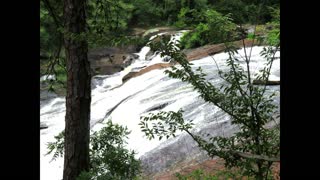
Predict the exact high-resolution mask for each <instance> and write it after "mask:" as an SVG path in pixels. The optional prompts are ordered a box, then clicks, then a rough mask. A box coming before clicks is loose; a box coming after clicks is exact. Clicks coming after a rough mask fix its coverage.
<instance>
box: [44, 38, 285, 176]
mask: <svg viewBox="0 0 320 180" xmlns="http://www.w3.org/2000/svg"><path fill="white" fill-rule="evenodd" d="M181 35H182V32H178V33H177V34H176V36H175V37H176V39H173V38H172V40H173V41H176V40H178V39H179V38H180V37H181ZM154 37H155V36H153V37H151V38H154ZM262 48H263V47H253V50H252V57H251V62H252V63H251V65H250V69H251V71H252V73H253V74H254V73H255V72H258V71H259V70H260V69H261V67H263V65H264V63H265V60H264V59H263V58H262V57H261V56H260V55H259V52H260V51H261V50H262ZM149 51H150V48H149V47H143V48H142V49H141V51H140V52H139V53H137V55H139V59H137V60H136V61H135V62H133V63H132V64H131V65H129V66H128V67H126V68H125V69H124V70H123V71H121V72H118V73H115V74H113V75H99V76H95V77H93V83H94V85H95V87H94V88H93V89H92V101H91V121H90V126H91V130H92V131H97V130H99V129H101V127H102V126H103V124H102V123H101V122H103V121H105V120H108V119H111V120H112V121H113V122H114V123H118V124H121V125H125V126H127V127H128V129H129V130H130V131H131V134H130V135H129V139H128V141H127V142H128V145H127V147H128V148H129V149H133V150H135V151H137V152H138V154H137V158H140V159H141V160H142V162H143V163H144V164H145V167H146V168H149V170H150V171H160V170H162V169H163V168H165V166H166V164H168V161H174V160H177V161H178V160H181V159H183V158H184V156H186V155H199V156H200V155H201V153H200V151H199V150H198V149H197V148H196V144H194V142H192V140H191V139H188V138H189V137H188V136H186V135H185V134H184V133H182V134H180V136H177V137H176V138H170V139H169V140H165V139H162V140H161V141H159V140H157V139H155V140H151V141H149V140H147V138H146V137H145V136H144V134H143V133H142V132H141V129H140V127H139V126H138V123H139V121H140V116H142V115H147V114H148V113H149V112H158V111H159V110H163V111H177V110H179V109H180V108H182V109H183V110H184V111H185V113H184V118H185V120H187V121H189V120H193V122H194V123H195V127H194V129H193V131H194V132H211V133H212V132H213V133H214V134H215V135H218V134H221V133H223V134H224V135H225V134H232V133H233V132H234V131H235V130H236V127H234V126H232V125H231V124H230V121H229V116H227V115H226V114H225V113H223V112H221V110H219V109H218V108H216V107H215V106H213V105H212V104H209V103H207V102H205V101H204V100H203V99H201V98H200V97H199V93H197V92H195V91H194V90H193V88H192V86H191V85H189V84H187V83H185V82H181V81H180V80H177V79H172V78H169V77H167V75H165V74H164V69H159V70H153V71H150V72H148V73H145V74H143V75H141V76H137V77H135V78H131V79H130V80H128V81H127V82H126V83H122V78H123V77H124V76H125V75H126V74H127V73H129V72H131V71H134V70H136V69H141V68H143V67H145V66H150V65H152V64H155V63H159V62H162V63H165V62H164V58H165V57H163V58H160V56H158V55H157V54H154V55H153V56H151V57H150V58H149V59H148V58H147V59H146V54H147V53H148V52H149ZM239 52H240V55H243V50H242V49H240V50H239ZM276 56H277V57H279V56H280V55H279V54H278V53H277V54H276ZM213 58H214V59H215V61H216V62H217V64H218V66H219V69H220V70H226V69H227V66H226V64H225V60H226V59H227V58H228V54H226V53H220V54H216V55H214V56H213ZM192 63H193V65H192V68H193V69H196V68H197V67H199V66H201V67H202V69H203V72H204V73H207V74H208V76H207V77H206V78H207V80H209V81H210V82H212V83H213V84H215V85H218V84H220V83H222V81H221V80H220V79H219V77H218V70H217V67H216V65H215V63H214V61H213V59H212V57H205V58H202V59H199V60H195V61H193V62H192ZM279 63H280V59H279V58H277V59H276V60H275V61H274V65H273V68H272V70H271V74H272V76H271V78H272V79H280V74H279V72H280V64H279ZM177 67H178V68H181V67H180V66H179V65H178V66H177ZM279 89H280V87H279V86H272V87H271V86H270V87H268V90H269V91H277V92H278V94H277V95H278V96H277V97H276V98H275V102H276V103H279V96H280V95H279V92H280V91H279ZM64 118H65V98H61V97H57V98H53V99H51V100H50V101H48V102H46V104H44V105H42V106H41V109H40V121H41V123H44V124H46V125H47V126H48V128H46V129H42V130H41V131H40V134H41V136H40V138H41V139H40V142H41V146H40V148H41V151H40V152H41V158H40V159H41V163H40V173H41V180H60V179H62V172H63V158H58V159H57V160H56V161H52V162H50V160H51V157H52V156H51V155H48V156H44V154H45V153H46V152H47V149H46V144H47V143H48V142H52V141H54V136H56V135H57V134H58V133H60V132H61V131H62V130H63V129H64V123H65V121H64ZM199 153H200V154H199Z"/></svg>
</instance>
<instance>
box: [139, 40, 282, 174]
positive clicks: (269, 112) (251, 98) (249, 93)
mask: <svg viewBox="0 0 320 180" xmlns="http://www.w3.org/2000/svg"><path fill="white" fill-rule="evenodd" d="M226 46H227V50H226V52H228V54H229V58H228V59H227V61H226V64H227V65H228V66H229V68H230V69H229V71H227V72H222V71H219V75H220V78H222V79H223V80H224V81H225V83H224V84H223V85H221V86H220V87H217V86H214V85H213V84H211V83H210V82H208V81H206V79H205V76H206V74H204V73H203V71H202V69H201V67H199V68H198V69H196V71H193V70H192V68H191V65H192V64H191V63H190V62H188V61H187V60H186V56H185V55H184V54H183V53H182V52H181V50H179V49H178V48H177V47H176V46H174V45H173V43H170V42H169V38H163V39H162V40H161V41H158V42H154V43H153V44H151V48H152V49H156V50H158V51H160V52H161V53H160V55H161V56H166V55H167V56H170V57H172V58H173V59H174V60H175V61H177V62H178V63H179V64H180V65H181V66H182V68H177V67H172V69H171V70H166V71H165V73H166V74H168V75H169V77H172V78H177V79H180V80H182V81H184V82H188V83H190V84H192V85H193V87H194V89H195V90H196V91H198V92H199V93H200V96H201V97H202V98H203V99H204V100H205V101H207V102H210V103H212V104H213V105H215V106H217V107H219V108H220V109H222V110H223V111H224V112H226V113H227V114H229V115H230V117H231V122H232V124H234V125H237V126H238V127H239V128H240V131H239V132H237V133H235V134H234V135H233V136H231V137H222V136H217V137H211V138H210V139H209V141H206V140H204V139H203V138H202V137H201V136H199V135H194V134H192V133H191V132H190V128H191V125H192V124H189V123H186V122H185V121H184V120H183V118H182V117H183V116H182V112H183V111H181V110H180V111H178V112H177V113H174V112H159V113H158V114H150V115H149V116H146V117H142V118H141V119H142V121H141V123H140V125H141V128H142V131H143V132H145V134H146V136H147V137H148V138H150V139H152V138H154V137H155V135H157V136H158V137H159V138H161V137H163V136H166V137H167V138H169V137H174V134H175V131H176V130H179V131H181V130H182V131H185V132H187V133H188V134H189V135H191V136H192V138H193V139H194V140H195V141H196V142H197V143H198V144H199V146H200V147H201V148H202V149H204V150H205V151H206V152H207V153H208V155H209V156H210V157H214V156H219V157H221V158H223V159H224V160H225V161H226V167H228V168H231V167H238V168H239V169H240V170H241V171H242V174H243V175H247V176H255V177H256V178H257V179H261V178H262V177H267V176H268V173H269V172H270V167H271V165H272V163H273V161H277V158H273V157H278V156H279V153H280V149H279V144H280V138H279V129H278V128H275V129H267V128H266V127H265V124H266V123H268V122H270V121H272V120H273V117H272V116H273V114H274V113H275V110H276V108H277V107H276V106H275V105H274V104H273V100H272V99H273V97H274V95H275V94H274V93H272V94H271V95H266V94H265V91H266V85H264V86H263V87H259V86H254V85H253V84H252V78H253V77H252V75H251V74H250V70H249V68H248V67H249V63H250V56H247V55H245V57H242V58H243V59H239V57H237V56H236V54H237V51H236V49H235V48H234V47H233V46H231V45H230V44H226ZM277 51H278V47H268V48H264V49H263V51H262V52H261V56H263V57H264V58H265V59H266V60H267V63H266V65H265V67H264V68H263V69H262V70H261V71H260V74H258V75H257V76H256V79H258V80H261V81H266V80H268V77H269V75H270V70H271V67H272V63H273V60H274V55H275V53H276V52H277ZM241 61H242V62H244V63H245V64H246V65H247V69H246V70H245V69H244V68H243V67H242V66H240V62H241ZM156 120H157V121H158V122H157V124H155V123H153V126H152V127H150V126H148V123H151V122H153V121H156ZM168 125H169V128H165V127H168ZM270 157H271V158H270Z"/></svg>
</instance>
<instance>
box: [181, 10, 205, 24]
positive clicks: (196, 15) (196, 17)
mask: <svg viewBox="0 0 320 180" xmlns="http://www.w3.org/2000/svg"><path fill="white" fill-rule="evenodd" d="M204 12H205V11H204V10H203V9H200V10H197V9H189V8H181V9H180V12H179V14H178V20H177V22H175V26H176V27H178V28H189V27H194V26H196V25H197V24H199V23H202V22H205V16H204V14H205V13H204Z"/></svg>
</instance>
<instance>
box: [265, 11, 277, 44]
mask: <svg viewBox="0 0 320 180" xmlns="http://www.w3.org/2000/svg"><path fill="white" fill-rule="evenodd" d="M269 9H270V11H272V18H273V19H272V21H271V22H270V23H268V25H269V26H271V27H272V29H271V30H270V31H269V32H268V33H267V42H268V44H270V45H271V46H277V45H279V44H280V9H279V8H271V7H270V8H269Z"/></svg>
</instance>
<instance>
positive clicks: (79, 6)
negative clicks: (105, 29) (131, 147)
mask: <svg viewBox="0 0 320 180" xmlns="http://www.w3.org/2000/svg"><path fill="white" fill-rule="evenodd" d="M63 16H64V31H65V33H64V47H65V54H66V60H67V97H66V116H65V122H66V124H65V154H64V170H63V180H75V179H76V178H77V177H78V176H79V174H80V173H81V172H82V171H88V170H89V135H90V134H89V130H90V126H89V123H90V103H91V87H90V84H91V74H90V64H89V61H88V56H87V53H88V43H87V40H86V39H85V38H74V37H81V35H83V34H85V32H86V29H87V27H86V0H65V1H64V14H63Z"/></svg>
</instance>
